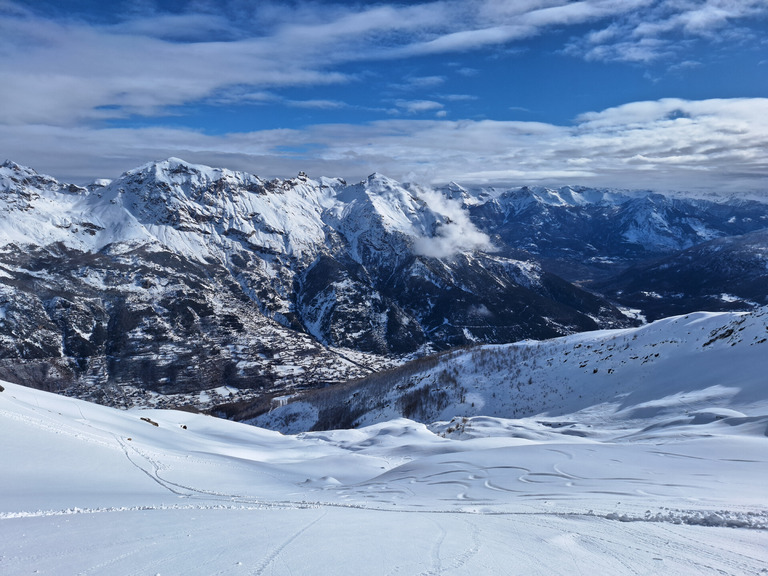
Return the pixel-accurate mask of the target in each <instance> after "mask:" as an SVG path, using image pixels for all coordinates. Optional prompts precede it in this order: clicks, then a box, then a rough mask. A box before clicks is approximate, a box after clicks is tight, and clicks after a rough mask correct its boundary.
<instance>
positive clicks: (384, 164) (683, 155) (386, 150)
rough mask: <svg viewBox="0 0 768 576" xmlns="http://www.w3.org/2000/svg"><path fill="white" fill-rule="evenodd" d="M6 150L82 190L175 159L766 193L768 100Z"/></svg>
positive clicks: (66, 140)
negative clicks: (560, 120) (571, 118)
mask: <svg viewBox="0 0 768 576" xmlns="http://www.w3.org/2000/svg"><path fill="white" fill-rule="evenodd" d="M286 146H290V151H289V152H286ZM0 149H1V150H14V151H15V154H16V157H15V158H13V159H14V160H15V161H17V162H22V163H25V164H29V165H31V166H33V167H35V168H36V169H38V170H40V171H45V172H48V173H51V174H53V175H54V176H57V177H59V178H66V179H69V180H71V181H76V182H82V181H85V180H88V179H90V178H94V177H113V176H115V175H117V174H119V173H121V172H122V171H124V170H127V169H129V168H132V167H135V166H137V165H139V164H141V163H143V162H145V161H146V160H147V158H149V159H152V158H155V159H161V158H165V157H168V156H173V155H176V156H181V157H182V158H185V159H186V160H189V161H194V162H201V163H208V164H214V165H220V166H225V167H229V168H233V169H240V170H246V171H249V172H253V173H256V174H258V175H260V176H262V177H275V176H281V177H287V176H290V175H293V174H295V173H297V172H298V171H299V170H304V171H306V172H308V173H309V174H311V175H316V176H319V175H329V176H341V177H345V178H347V179H348V180H354V179H362V178H364V177H365V176H366V175H368V174H370V173H372V172H375V171H379V172H382V173H384V174H387V175H388V176H390V177H392V178H396V179H398V180H401V181H402V180H409V181H416V182H421V183H424V184H437V183H445V182H448V181H451V180H453V181H456V182H460V183H464V184H484V185H523V184H531V183H543V184H552V185H557V184H584V185H592V186H619V187H626V188H653V189H659V190H670V189H676V190H691V191H713V192H716V191H723V192H728V193H733V192H739V191H742V192H744V191H760V190H763V191H765V190H766V189H767V188H768V182H767V181H766V180H767V178H766V175H768V155H767V154H766V150H768V99H766V98H737V99H715V100H701V101H688V100H679V99H664V100H658V101H648V102H634V103H629V104H625V105H623V106H619V107H615V108H609V109H606V110H602V111H598V112H590V113H587V114H584V115H582V116H581V117H579V118H578V119H577V121H576V122H575V123H574V125H572V126H557V125H553V124H545V123H536V122H501V121H492V120H480V121H475V120H463V121H449V120H437V119H436V120H409V119H392V120H384V121H377V122H370V123H367V124H360V125H353V124H323V125H317V126H310V127H307V128H305V129H302V130H263V131H257V132H249V133H233V134H226V135H221V136H211V135H206V134H203V133H201V132H195V131H192V130H184V129H173V128H143V129H96V128H89V127H74V128H72V127H55V126H54V127H51V126H42V125H16V126H6V127H5V128H4V129H3V130H2V131H0Z"/></svg>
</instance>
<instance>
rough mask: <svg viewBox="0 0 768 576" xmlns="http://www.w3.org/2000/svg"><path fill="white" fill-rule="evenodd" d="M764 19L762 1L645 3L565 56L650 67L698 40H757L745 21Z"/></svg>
mask: <svg viewBox="0 0 768 576" xmlns="http://www.w3.org/2000/svg"><path fill="white" fill-rule="evenodd" d="M766 17H768V3H766V2H765V0H738V1H734V0H703V1H702V0H676V1H671V0H669V1H655V2H647V3H646V6H644V7H643V9H640V10H637V11H630V12H627V13H626V14H624V16H623V18H622V19H621V20H620V21H617V22H611V23H609V24H608V25H607V26H604V27H601V28H597V29H595V30H592V31H591V32H590V33H589V34H587V35H586V36H584V37H580V38H575V39H574V40H573V41H572V42H571V43H570V44H569V45H568V47H567V51H568V52H569V53H570V54H573V55H577V56H583V57H585V58H587V59H590V60H608V61H633V62H650V61H654V60H658V59H662V58H665V57H672V56H676V55H679V54H680V53H681V52H683V51H684V50H685V49H686V46H687V45H689V44H690V43H691V42H693V41H695V40H697V39H700V40H706V41H708V42H714V43H720V42H723V41H729V40H736V41H743V40H746V39H749V38H750V37H752V38H757V37H759V36H757V35H756V34H755V32H753V31H751V30H750V29H749V26H748V24H751V22H750V21H749V20H750V19H755V18H757V19H762V20H765V19H766ZM681 39H682V41H681Z"/></svg>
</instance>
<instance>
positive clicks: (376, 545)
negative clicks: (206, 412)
mask: <svg viewBox="0 0 768 576" xmlns="http://www.w3.org/2000/svg"><path fill="white" fill-rule="evenodd" d="M3 385H4V387H5V390H4V391H3V392H0V438H2V442H1V443H0V458H1V461H2V467H3V472H2V486H1V487H0V572H2V573H3V574H7V575H16V574H35V573H37V574H110V575H115V574H162V575H168V574H244V575H258V574H286V575H288V574H293V575H297V574H373V575H375V574H381V575H395V574H489V575H493V574H505V575H506V574H546V575H551V574H564V575H565V574H568V575H573V574H594V573H599V574H672V575H675V574H734V575H736V574H761V573H766V570H768V505H766V502H768V498H767V496H768V489H766V487H765V481H764V479H765V478H766V477H768V450H766V442H767V440H766V432H767V431H768V417H765V416H752V417H739V418H735V419H734V418H731V419H729V418H727V417H722V418H721V417H718V418H713V419H707V418H701V419H700V420H699V421H698V422H697V423H695V424H694V425H687V426H682V425H671V426H668V427H664V426H653V427H651V428H650V429H645V430H629V429H623V430H622V429H618V428H616V427H615V426H614V427H606V428H605V429H601V430H593V432H592V433H591V434H590V435H588V437H587V436H585V435H573V434H572V431H573V429H572V428H566V429H563V430H559V429H557V428H553V427H552V426H551V424H550V425H549V426H544V425H542V423H541V422H538V421H536V420H535V419H521V420H514V421H511V420H502V419H496V418H487V417H485V418H484V417H477V418H474V419H470V420H468V421H467V422H465V423H464V430H463V432H462V433H461V434H460V435H454V436H453V437H450V435H449V437H448V438H444V437H442V435H441V433H440V427H439V426H438V427H434V428H433V430H430V429H428V428H427V427H426V426H424V425H422V424H417V423H415V422H412V421H409V420H395V421H391V422H387V423H383V424H377V425H375V426H371V427H368V428H364V429H361V430H342V431H334V432H317V433H305V434H299V435H295V436H283V435H281V434H279V433H276V432H270V431H266V430H263V429H259V428H255V427H251V426H246V425H242V424H237V423H233V422H228V421H224V420H218V419H215V418H211V417H206V416H201V415H193V414H187V413H181V412H172V411H161V410H145V411H125V412H121V411H117V410H113V409H110V408H105V407H101V406H96V405H92V404H88V403H85V402H81V401H78V400H73V399H69V398H62V397H58V396H54V395H50V394H46V393H43V392H39V391H35V390H31V389H27V388H22V387H19V386H15V385H12V384H3ZM721 416H722V415H721ZM726 416H727V415H726ZM142 418H144V419H145V420H142ZM153 423H154V424H157V426H155V425H154V424H153ZM568 430H571V433H570V434H569V433H567V431H568Z"/></svg>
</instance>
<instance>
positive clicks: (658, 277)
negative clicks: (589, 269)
mask: <svg viewBox="0 0 768 576" xmlns="http://www.w3.org/2000/svg"><path fill="white" fill-rule="evenodd" d="M595 288H596V289H598V290H600V291H601V292H602V293H604V294H606V295H608V296H609V297H611V298H612V299H613V300H615V301H618V302H622V303H625V304H627V305H631V306H633V307H637V308H640V309H642V310H643V311H644V314H645V315H646V316H647V318H648V319H649V320H655V319H658V318H661V317H663V316H669V315H671V314H685V313H688V312H690V311H692V310H744V309H749V308H754V307H757V306H765V305H766V304H768V230H758V231H756V232H750V233H748V234H743V235H741V236H730V237H726V238H718V239H716V240H711V241H709V242H704V243H702V244H699V245H698V246H694V247H692V248H688V249H687V250H683V251H681V252H678V253H675V254H673V255H671V256H667V257H665V258H661V259H654V260H653V261H652V262H649V263H643V264H638V265H636V266H633V267H632V268H630V269H628V270H626V271H625V272H623V273H621V274H619V275H618V276H617V277H615V278H612V279H610V280H608V281H606V282H603V283H600V284H597V285H596V286H595Z"/></svg>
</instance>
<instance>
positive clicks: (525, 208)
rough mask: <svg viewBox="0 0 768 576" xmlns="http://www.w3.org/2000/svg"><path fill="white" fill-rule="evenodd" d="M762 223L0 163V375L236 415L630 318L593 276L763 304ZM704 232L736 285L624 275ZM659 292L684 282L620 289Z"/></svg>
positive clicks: (611, 206)
mask: <svg viewBox="0 0 768 576" xmlns="http://www.w3.org/2000/svg"><path fill="white" fill-rule="evenodd" d="M767 224H768V205H765V204H760V203H758V202H754V201H752V202H746V201H741V202H737V201H730V202H722V203H715V202H711V201H705V200H693V199H682V198H668V197H664V196H661V195H658V194H651V193H629V192H620V191H610V190H591V189H584V188H561V189H558V190H552V189H546V188H523V189H518V190H506V191H497V190H491V189H488V190H467V189H464V188H462V187H461V186H459V185H458V184H451V185H449V186H447V187H445V188H443V189H438V190H435V189H430V188H425V187H422V186H418V185H415V184H407V185H403V184H400V183H398V182H396V181H394V180H391V179H389V178H387V177H386V176H383V175H381V174H373V175H371V176H370V177H369V178H367V179H366V180H364V181H362V182H359V183H356V184H347V183H346V182H345V181H344V180H342V179H338V178H320V179H317V180H313V179H310V178H308V177H307V176H306V175H305V174H299V175H298V176H297V177H296V178H292V179H287V180H272V181H264V180H262V179H260V178H258V177H257V176H254V175H250V174H247V173H244V172H234V171H230V170H225V169H219V168H210V167H207V166H201V165H194V164H189V163H186V162H184V161H182V160H179V159H175V158H171V159H168V160H165V161H162V162H153V163H149V164H146V165H144V166H141V167H139V168H136V169H134V170H131V171H129V172H127V173H125V174H123V175H122V176H121V177H120V178H118V179H116V180H114V181H103V180H101V181H95V182H94V183H93V184H91V185H89V186H85V187H82V186H74V185H67V184H62V183H59V182H57V181H56V180H55V179H53V178H51V177H49V176H44V175H40V174H37V173H36V172H35V171H34V170H32V169H30V168H25V167H22V166H19V165H17V164H14V163H12V162H6V163H5V164H3V165H2V167H0V377H3V378H6V379H9V380H12V381H15V382H23V383H27V384H29V385H34V386H38V387H43V388H47V389H52V390H60V391H68V393H71V394H76V395H78V396H80V397H84V398H92V399H97V400H99V401H102V402H105V403H108V404H113V405H132V404H134V403H140V404H143V405H147V404H153V403H160V405H164V403H166V402H170V403H171V404H172V405H180V404H191V405H193V406H196V407H198V408H204V409H209V408H212V407H214V406H217V407H218V410H219V411H220V412H222V413H225V414H232V413H242V412H243V411H245V412H250V413H255V412H258V411H259V410H261V409H262V408H263V407H262V406H261V404H260V403H259V398H264V397H265V395H267V393H270V394H271V393H282V392H284V391H286V390H287V389H290V388H293V387H304V386H317V385H324V384H334V383H340V382H346V381H348V380H350V379H355V378H360V377H363V376H365V375H367V374H369V373H371V372H372V371H376V370H379V369H381V368H384V367H387V366H391V365H393V364H398V363H401V362H402V361H404V360H405V359H407V358H409V357H413V356H423V355H425V354H429V353H431V352H435V351H440V350H445V349H449V348H452V347H455V346H463V345H475V344H483V343H505V342H514V341H518V340H521V339H525V338H536V339H542V338H552V337H556V336H561V335H566V334H573V333H577V332H583V331H587V330H595V329H598V328H615V327H626V326H630V325H632V323H633V322H634V320H633V319H632V318H629V317H628V316H626V315H625V314H624V313H622V312H620V311H619V309H617V307H616V306H614V305H613V304H611V303H610V302H609V301H608V300H606V299H605V298H604V297H602V296H600V295H599V294H597V293H595V292H594V291H591V292H590V291H587V290H585V289H584V288H583V286H585V285H589V284H588V283H589V281H592V280H595V279H602V280H601V282H602V284H597V283H593V284H592V286H595V287H598V286H599V287H600V289H601V290H605V292H606V293H607V294H609V295H610V297H611V298H612V299H613V300H615V301H619V302H621V304H622V305H624V306H626V307H628V308H635V309H640V311H641V312H645V313H648V314H649V315H650V316H651V317H653V318H656V317H660V316H663V315H668V314H669V313H671V312H680V313H683V312H689V311H693V310H696V309H698V307H699V305H701V304H702V303H706V304H707V306H708V307H709V308H710V309H732V308H733V307H734V306H736V305H738V306H739V307H741V308H742V309H748V308H752V307H755V306H760V305H764V304H765V303H766V302H768V300H767V298H768V290H766V289H765V288H764V286H763V284H762V283H761V281H760V279H761V278H762V277H761V276H759V275H760V274H763V273H764V266H763V264H762V260H761V259H760V258H762V256H760V254H763V249H764V248H765V245H764V240H765V238H764V235H763V236H761V235H759V234H757V233H756V232H755V231H757V230H760V229H764V228H765V227H766V225H767ZM746 233H755V235H753V236H750V237H751V238H752V239H753V240H752V241H749V242H746V241H744V242H742V241H739V240H737V239H734V240H727V238H737V236H734V235H740V234H746ZM744 238H747V236H744ZM718 239H720V240H718ZM707 241H710V242H715V244H712V245H713V246H716V245H717V244H716V243H717V242H718V241H720V242H725V243H727V244H728V245H729V246H731V247H736V246H738V247H740V250H741V252H740V254H741V256H740V257H739V262H742V263H744V266H740V267H738V274H739V277H743V274H744V268H745V267H747V268H749V267H750V266H752V265H753V264H754V267H756V268H759V270H756V271H755V272H754V273H755V274H757V275H758V276H756V278H757V279H756V280H755V282H752V284H751V286H752V288H751V289H750V290H749V294H747V293H746V292H745V294H744V295H740V294H736V292H735V291H730V290H727V291H726V290H724V289H723V291H722V292H721V294H724V295H725V296H724V297H723V298H720V299H719V300H718V299H717V298H715V299H709V300H702V299H701V298H698V296H697V293H696V292H695V290H694V288H693V287H691V286H692V285H691V286H686V285H685V283H684V282H677V284H675V285H674V287H670V286H666V285H665V282H667V281H668V280H669V279H670V278H671V276H670V275H669V274H666V275H664V274H659V273H655V272H654V273H648V274H645V273H642V272H641V274H642V282H641V284H642V286H639V284H638V282H637V281H636V280H634V279H633V276H632V274H631V273H630V272H625V271H626V270H627V269H628V268H629V267H630V266H631V265H634V266H636V267H641V266H646V265H648V264H649V262H650V261H651V260H656V259H659V258H676V257H678V256H677V255H678V254H681V256H680V257H682V258H688V259H689V260H691V257H690V256H684V255H685V254H693V252H688V253H686V252H680V251H681V250H683V249H688V250H689V251H690V250H696V249H697V248H696V247H697V246H706V245H707V244H702V243H705V242H707ZM703 249H704V248H702V250H703ZM710 253H711V254H712V255H713V256H712V258H713V259H711V260H707V259H706V258H703V257H702V262H703V264H702V265H699V266H698V268H696V269H695V270H694V271H693V272H692V274H694V275H704V276H706V277H707V282H708V286H727V285H729V283H732V282H733V281H734V274H736V268H735V267H733V266H730V267H729V266H718V265H715V264H714V262H715V261H716V260H717V258H718V256H717V253H718V251H717V250H714V251H712V252H710ZM693 260H694V261H695V260H696V258H693ZM707 262H710V264H707ZM637 269H638V270H643V268H637ZM664 269H667V270H668V269H669V266H667V267H666V268H664ZM623 272H624V275H620V274H621V273H623ZM689 276H690V274H689ZM682 277H683V276H680V278H682ZM564 278H567V279H564ZM606 278H610V279H611V281H610V282H608V280H606ZM636 284H638V285H637V286H636ZM713 290H714V288H713ZM671 292H674V293H675V294H680V293H682V294H688V293H689V292H690V297H689V298H677V299H676V300H674V301H673V300H670V299H667V298H650V299H649V298H644V297H639V296H637V295H638V294H652V295H653V294H668V293H671ZM710 292H711V290H710ZM716 292H717V290H715V293H716ZM734 294H736V297H738V298H737V300H738V302H736V303H734V298H735V297H734ZM636 296H637V297H636ZM697 298H698V299H697ZM158 394H160V395H159V396H158ZM254 402H255V404H254Z"/></svg>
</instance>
